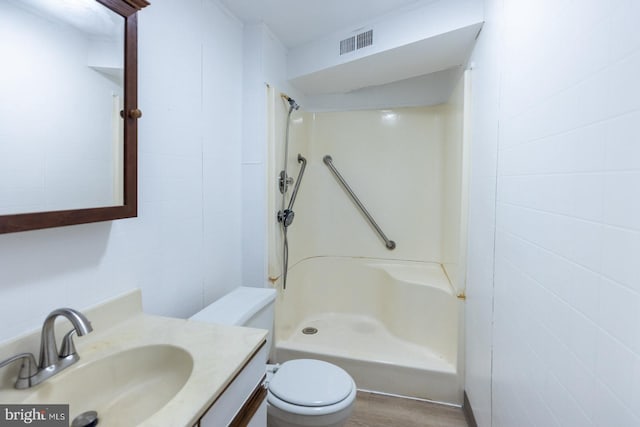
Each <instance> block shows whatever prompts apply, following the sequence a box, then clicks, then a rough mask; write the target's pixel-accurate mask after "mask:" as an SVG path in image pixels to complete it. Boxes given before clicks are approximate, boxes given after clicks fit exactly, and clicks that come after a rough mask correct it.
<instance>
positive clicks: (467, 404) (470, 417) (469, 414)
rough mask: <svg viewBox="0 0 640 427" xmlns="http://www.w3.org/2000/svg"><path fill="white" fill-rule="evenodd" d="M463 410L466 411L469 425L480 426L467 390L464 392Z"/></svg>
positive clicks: (471, 426)
mask: <svg viewBox="0 0 640 427" xmlns="http://www.w3.org/2000/svg"><path fill="white" fill-rule="evenodd" d="M462 412H463V413H464V418H465V419H466V420H467V425H469V427H478V423H477V422H476V417H474V416H473V408H472V407H471V403H470V402H469V397H468V396H467V392H466V391H465V392H464V402H463V404H462Z"/></svg>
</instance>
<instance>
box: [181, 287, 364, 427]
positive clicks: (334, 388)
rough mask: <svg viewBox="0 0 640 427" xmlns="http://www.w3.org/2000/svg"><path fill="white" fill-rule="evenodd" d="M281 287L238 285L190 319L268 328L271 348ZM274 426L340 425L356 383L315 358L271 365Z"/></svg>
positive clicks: (270, 399)
mask: <svg viewBox="0 0 640 427" xmlns="http://www.w3.org/2000/svg"><path fill="white" fill-rule="evenodd" d="M275 297H276V291H275V290H274V289H265V288H249V287H243V286H241V287H239V288H237V289H236V290H234V291H232V292H230V293H229V294H227V295H225V296H223V297H222V298H220V299H219V300H217V301H215V302H214V303H213V304H211V305H209V306H208V307H206V308H204V309H203V310H202V311H200V312H198V313H196V314H195V315H194V316H192V317H191V319H193V320H198V321H202V322H208V323H218V324H226V325H236V326H249V327H254V328H261V329H267V330H268V331H269V334H268V336H267V346H268V348H270V349H271V348H272V343H273V339H272V336H273V318H274V310H275V307H274V301H275ZM266 370H267V388H268V392H267V425H268V426H269V427H305V426H314V427H341V426H343V425H344V424H345V423H346V421H347V419H348V418H349V416H350V415H351V412H352V411H353V406H354V403H355V399H356V384H355V382H354V381H353V378H351V376H350V375H349V374H348V373H347V372H346V371H345V370H343V369H342V368H340V367H338V366H336V365H333V364H331V363H327V362H324V361H321V360H315V359H297V360H290V361H287V362H284V363H282V364H281V365H268V366H267V367H266Z"/></svg>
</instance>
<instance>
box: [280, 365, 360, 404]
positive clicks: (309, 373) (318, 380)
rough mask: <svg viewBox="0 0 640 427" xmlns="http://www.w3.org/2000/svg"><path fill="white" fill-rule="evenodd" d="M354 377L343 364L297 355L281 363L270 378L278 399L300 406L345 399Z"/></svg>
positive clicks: (332, 402)
mask: <svg viewBox="0 0 640 427" xmlns="http://www.w3.org/2000/svg"><path fill="white" fill-rule="evenodd" d="M352 388H353V380H352V379H351V377H350V376H349V374H347V373H346V372H345V371H344V370H343V369H342V368H339V367H337V366H335V365H332V364H330V363H327V362H323V361H321V360H312V359H298V360H290V361H288V362H285V363H283V364H282V365H281V366H280V368H279V369H278V371H277V372H276V373H275V375H274V376H273V378H272V379H271V381H270V382H269V391H270V392H271V393H272V394H273V395H275V396H276V397H277V398H278V399H280V400H284V401H285V402H288V403H291V404H293V405H299V406H313V407H318V406H328V405H333V404H335V403H338V402H340V401H342V400H344V399H345V398H346V397H347V396H348V395H349V394H350V393H351V390H352Z"/></svg>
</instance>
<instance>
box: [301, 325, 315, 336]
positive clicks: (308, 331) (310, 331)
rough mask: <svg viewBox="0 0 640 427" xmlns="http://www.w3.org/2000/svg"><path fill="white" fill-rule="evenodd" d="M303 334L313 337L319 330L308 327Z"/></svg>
mask: <svg viewBox="0 0 640 427" xmlns="http://www.w3.org/2000/svg"><path fill="white" fill-rule="evenodd" d="M302 333H303V334H305V335H313V334H317V333H318V329H316V328H312V327H311V326H308V327H306V328H304V329H303V330H302Z"/></svg>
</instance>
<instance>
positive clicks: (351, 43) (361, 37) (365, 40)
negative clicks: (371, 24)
mask: <svg viewBox="0 0 640 427" xmlns="http://www.w3.org/2000/svg"><path fill="white" fill-rule="evenodd" d="M372 44H373V30H369V31H365V32H363V33H359V34H357V35H355V36H351V37H348V38H346V39H344V40H340V55H344V54H345V53H349V52H353V51H354V50H356V49H362V48H363V47H367V46H371V45H372Z"/></svg>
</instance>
